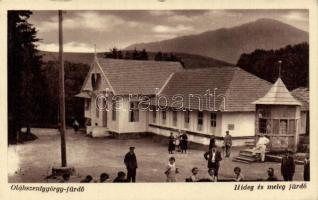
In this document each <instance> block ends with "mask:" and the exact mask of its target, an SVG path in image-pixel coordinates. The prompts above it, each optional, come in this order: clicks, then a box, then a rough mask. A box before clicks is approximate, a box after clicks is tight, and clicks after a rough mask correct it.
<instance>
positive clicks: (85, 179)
mask: <svg viewBox="0 0 318 200" xmlns="http://www.w3.org/2000/svg"><path fill="white" fill-rule="evenodd" d="M92 180H93V177H92V176H91V175H87V176H86V177H85V178H84V179H83V180H81V181H80V182H81V183H90V182H91V181H92Z"/></svg>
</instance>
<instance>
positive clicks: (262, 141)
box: [253, 134, 269, 162]
mask: <svg viewBox="0 0 318 200" xmlns="http://www.w3.org/2000/svg"><path fill="white" fill-rule="evenodd" d="M268 143H269V139H267V138H266V137H265V136H264V134H261V135H260V138H259V139H258V141H257V143H256V147H254V149H253V155H255V154H256V153H260V154H261V161H262V162H264V161H265V152H266V145H267V144H268Z"/></svg>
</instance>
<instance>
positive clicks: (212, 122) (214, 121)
mask: <svg viewBox="0 0 318 200" xmlns="http://www.w3.org/2000/svg"><path fill="white" fill-rule="evenodd" d="M210 120H211V122H210V125H211V127H216V113H211V116H210Z"/></svg>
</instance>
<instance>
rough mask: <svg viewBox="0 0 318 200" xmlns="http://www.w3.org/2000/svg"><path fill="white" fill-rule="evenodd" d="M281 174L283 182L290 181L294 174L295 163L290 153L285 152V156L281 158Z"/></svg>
mask: <svg viewBox="0 0 318 200" xmlns="http://www.w3.org/2000/svg"><path fill="white" fill-rule="evenodd" d="M281 173H282V176H283V177H284V181H292V180H293V176H294V173H295V162H294V158H293V157H292V155H291V152H289V151H288V150H285V156H284V157H283V158H282V165H281Z"/></svg>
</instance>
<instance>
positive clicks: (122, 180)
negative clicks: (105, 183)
mask: <svg viewBox="0 0 318 200" xmlns="http://www.w3.org/2000/svg"><path fill="white" fill-rule="evenodd" d="M125 182H127V179H126V174H125V172H123V171H120V172H118V173H117V177H116V178H115V179H114V181H113V183H125Z"/></svg>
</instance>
